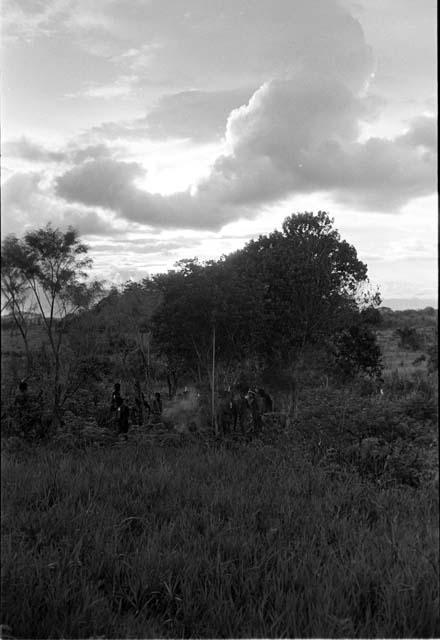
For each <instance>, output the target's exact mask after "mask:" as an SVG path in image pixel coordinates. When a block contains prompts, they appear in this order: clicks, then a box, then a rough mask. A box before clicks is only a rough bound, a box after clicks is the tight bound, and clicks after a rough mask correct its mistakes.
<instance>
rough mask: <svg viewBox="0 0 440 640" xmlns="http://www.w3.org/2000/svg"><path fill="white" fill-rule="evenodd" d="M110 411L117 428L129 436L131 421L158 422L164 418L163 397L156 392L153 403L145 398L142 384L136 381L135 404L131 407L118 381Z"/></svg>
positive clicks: (120, 432)
mask: <svg viewBox="0 0 440 640" xmlns="http://www.w3.org/2000/svg"><path fill="white" fill-rule="evenodd" d="M110 413H111V414H112V415H113V416H114V420H115V422H116V426H117V430H118V433H119V434H120V435H123V436H125V437H126V436H127V433H128V428H129V425H130V418H131V422H132V423H134V424H139V425H142V424H144V419H145V421H146V422H151V423H153V424H154V423H158V422H161V420H162V399H161V396H160V393H159V392H156V393H155V394H154V398H153V400H152V402H151V404H150V403H149V402H148V401H147V399H146V398H145V395H144V393H143V391H142V390H141V388H140V384H139V382H138V381H137V382H136V383H135V398H134V406H133V407H129V406H128V404H127V401H126V399H125V398H124V397H123V396H122V395H121V385H120V383H119V382H116V383H115V384H114V386H113V392H112V396H111V401H110Z"/></svg>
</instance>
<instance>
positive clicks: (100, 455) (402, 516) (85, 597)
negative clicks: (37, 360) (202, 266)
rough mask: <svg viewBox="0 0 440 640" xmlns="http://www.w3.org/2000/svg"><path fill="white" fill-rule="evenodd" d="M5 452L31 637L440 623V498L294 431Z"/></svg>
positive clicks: (280, 633)
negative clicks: (390, 483)
mask: <svg viewBox="0 0 440 640" xmlns="http://www.w3.org/2000/svg"><path fill="white" fill-rule="evenodd" d="M230 447H231V448H227V447H226V446H225V445H213V444H206V443H205V444H203V443H188V444H187V445H186V446H183V447H180V448H172V447H161V448H157V447H154V446H153V447H151V446H148V447H142V446H140V445H139V443H133V444H131V443H130V442H129V443H127V444H120V445H116V446H114V447H110V448H102V449H94V448H89V449H86V450H85V451H77V452H76V453H75V452H70V453H69V454H68V455H62V454H60V451H59V450H56V449H53V448H51V447H45V448H37V449H34V450H28V451H27V452H26V450H25V451H22V452H21V453H20V455H5V456H4V459H3V464H2V473H3V516H2V559H3V562H2V573H3V591H2V598H3V602H2V611H3V620H2V622H3V624H7V625H8V626H9V627H10V629H11V632H12V634H14V635H15V636H17V637H25V638H50V637H54V638H55V637H69V638H88V637H92V636H95V637H96V636H101V637H105V638H126V637H139V638H142V637H211V638H212V637H363V638H365V637H382V638H384V637H405V638H410V637H418V638H420V637H438V636H439V634H440V627H439V617H438V608H437V605H438V528H437V518H438V503H437V493H436V491H434V490H433V489H432V488H431V487H427V488H425V489H423V490H421V489H419V490H414V489H412V488H410V487H401V486H395V487H388V488H383V487H382V488H380V487H378V486H376V485H375V484H374V483H370V482H367V481H365V480H363V479H362V478H360V477H359V476H357V475H356V474H353V473H348V472H346V473H344V472H336V473H335V472H334V471H331V470H326V469H325V468H322V467H320V466H319V465H314V464H312V462H311V460H310V458H309V455H308V452H307V450H306V449H305V448H303V447H302V446H301V445H300V444H296V445H295V444H294V443H291V444H290V445H289V444H286V443H285V444H284V445H283V447H276V446H269V445H263V444H261V443H254V444H233V445H232V444H231V445H230Z"/></svg>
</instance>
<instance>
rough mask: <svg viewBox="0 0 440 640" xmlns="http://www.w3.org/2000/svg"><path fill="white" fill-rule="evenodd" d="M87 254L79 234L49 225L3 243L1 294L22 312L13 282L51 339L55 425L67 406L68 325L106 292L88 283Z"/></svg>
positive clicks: (49, 340)
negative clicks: (64, 404)
mask: <svg viewBox="0 0 440 640" xmlns="http://www.w3.org/2000/svg"><path fill="white" fill-rule="evenodd" d="M87 251H88V248H87V246H86V245H85V244H84V243H82V242H81V241H80V238H79V236H78V232H77V231H76V230H75V229H73V228H72V227H69V228H68V229H67V231H61V230H60V229H54V228H53V227H52V226H51V225H50V224H49V225H47V226H46V227H43V228H40V229H36V230H33V231H30V232H28V233H26V234H25V236H24V237H23V238H22V239H19V238H16V237H15V236H8V237H7V238H6V239H5V240H4V242H3V244H2V293H3V292H4V290H5V291H6V295H7V296H9V298H8V300H9V306H10V308H15V309H17V308H18V303H17V296H15V298H14V297H13V295H12V292H13V291H14V288H13V286H12V285H11V284H10V285H9V287H8V288H6V286H5V287H3V282H4V281H5V282H6V280H7V278H9V280H8V282H9V283H10V282H12V281H13V282H14V283H15V284H14V286H15V290H17V291H19V294H20V296H21V298H20V299H21V300H22V304H25V303H26V304H28V305H31V306H32V308H34V309H35V310H36V311H37V313H39V315H40V318H41V324H42V327H43V329H44V331H45V334H46V337H47V343H48V347H49V354H50V364H51V372H52V376H51V378H52V385H51V387H52V400H53V417H54V421H56V422H57V421H59V419H60V410H61V405H62V401H63V388H62V384H61V374H62V365H63V364H64V360H65V358H63V346H64V345H65V336H66V329H67V324H68V321H69V319H70V318H71V317H72V316H73V315H75V314H76V313H78V312H79V311H81V310H84V309H87V308H89V307H90V306H91V305H92V303H93V302H94V301H95V300H96V299H97V297H98V296H99V295H100V293H101V290H102V287H101V284H100V283H99V282H98V281H96V280H95V281H92V282H90V283H88V281H87V277H88V270H89V269H90V267H91V260H90V258H89V257H88V255H87Z"/></svg>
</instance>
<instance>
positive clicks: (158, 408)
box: [151, 391, 162, 423]
mask: <svg viewBox="0 0 440 640" xmlns="http://www.w3.org/2000/svg"><path fill="white" fill-rule="evenodd" d="M151 413H152V414H153V416H152V417H153V422H155V423H157V422H162V399H161V397H160V393H159V392H158V391H157V392H156V393H155V394H154V400H153V402H152V407H151Z"/></svg>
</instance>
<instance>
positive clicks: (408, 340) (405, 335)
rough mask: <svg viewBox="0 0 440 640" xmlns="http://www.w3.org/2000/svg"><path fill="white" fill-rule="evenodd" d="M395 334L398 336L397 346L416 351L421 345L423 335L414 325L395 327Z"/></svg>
mask: <svg viewBox="0 0 440 640" xmlns="http://www.w3.org/2000/svg"><path fill="white" fill-rule="evenodd" d="M395 333H396V336H398V338H399V347H401V348H402V349H410V350H411V351H417V350H418V349H421V348H422V346H423V337H422V336H421V335H420V334H419V333H418V331H417V329H416V328H415V327H408V326H404V327H401V328H399V329H396V332H395Z"/></svg>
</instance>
